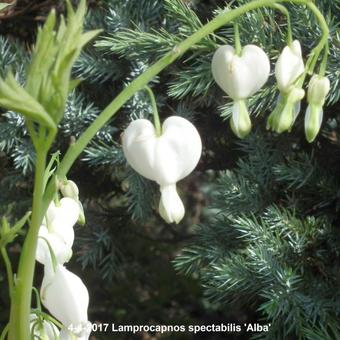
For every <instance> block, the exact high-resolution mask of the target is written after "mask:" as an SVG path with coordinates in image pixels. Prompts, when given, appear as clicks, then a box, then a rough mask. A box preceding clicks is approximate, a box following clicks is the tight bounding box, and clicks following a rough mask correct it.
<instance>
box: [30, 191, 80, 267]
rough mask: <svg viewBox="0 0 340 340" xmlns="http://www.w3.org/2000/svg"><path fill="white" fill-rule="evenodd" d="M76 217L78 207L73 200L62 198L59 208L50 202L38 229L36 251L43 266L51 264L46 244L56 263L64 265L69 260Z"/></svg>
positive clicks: (37, 258)
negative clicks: (51, 251)
mask: <svg viewBox="0 0 340 340" xmlns="http://www.w3.org/2000/svg"><path fill="white" fill-rule="evenodd" d="M78 217H79V205H78V203H77V202H76V201H75V200H73V199H71V198H68V197H64V198H62V199H61V200H60V202H59V206H56V205H55V203H54V202H53V201H52V202H51V204H50V206H49V207H48V209H47V212H46V215H45V218H44V220H43V224H42V225H41V226H40V229H39V234H38V245H37V251H36V260H37V261H38V262H40V263H42V264H44V265H46V264H50V263H51V254H50V249H49V246H48V243H49V245H50V246H51V248H52V250H53V252H54V255H55V257H56V260H57V262H58V263H60V264H64V263H65V262H67V261H68V260H69V259H70V258H71V256H72V245H73V241H74V230H73V226H74V225H75V224H76V222H77V220H78ZM47 242H48V243H47Z"/></svg>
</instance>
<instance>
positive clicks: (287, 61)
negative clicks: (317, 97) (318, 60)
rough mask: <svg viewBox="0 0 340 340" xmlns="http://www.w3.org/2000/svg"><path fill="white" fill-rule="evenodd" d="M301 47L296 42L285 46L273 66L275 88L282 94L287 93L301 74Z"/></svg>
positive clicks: (302, 68) (302, 65) (302, 66)
mask: <svg viewBox="0 0 340 340" xmlns="http://www.w3.org/2000/svg"><path fill="white" fill-rule="evenodd" d="M304 69H305V67H304V63H303V58H302V53H301V46H300V43H299V41H298V40H295V41H294V42H293V43H292V46H291V47H289V46H286V47H285V48H284V49H283V51H282V53H281V54H280V56H279V58H278V60H277V62H276V65H275V76H276V80H277V86H278V88H279V89H280V91H282V92H288V91H289V88H290V86H291V85H293V83H294V82H295V80H296V79H297V78H298V77H299V76H300V75H301V74H302V73H303V71H304Z"/></svg>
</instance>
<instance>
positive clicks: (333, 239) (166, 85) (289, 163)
mask: <svg viewBox="0 0 340 340" xmlns="http://www.w3.org/2000/svg"><path fill="white" fill-rule="evenodd" d="M246 2H247V1H245V0H239V1H234V2H232V3H230V4H228V3H226V2H224V1H217V0H216V1H214V0H210V1H203V0H196V1H184V0H183V1H180V0H166V1H162V0H103V1H89V2H88V4H89V12H88V15H87V20H86V26H87V28H102V29H103V33H102V34H101V35H100V36H99V37H98V38H97V39H96V41H94V42H93V43H91V44H90V45H89V46H88V47H87V48H86V49H85V50H84V52H83V53H82V55H81V57H80V58H79V60H78V61H77V63H76V65H75V68H74V74H75V75H76V76H78V77H80V78H82V79H83V81H82V83H81V84H80V85H79V87H78V88H77V89H76V90H75V91H74V92H73V93H71V94H70V97H69V101H68V105H67V108H66V112H65V118H64V119H63V121H62V122H61V125H60V133H59V138H58V141H57V143H56V145H55V146H54V149H55V150H58V149H59V150H60V151H61V152H62V153H63V151H64V150H65V149H66V147H67V146H68V144H69V143H70V141H71V140H72V139H73V138H77V137H78V136H79V135H80V134H81V132H82V131H84V129H85V128H86V127H87V126H88V125H89V124H90V122H91V121H93V120H94V119H95V117H96V116H97V115H98V114H99V113H100V111H101V109H103V108H104V107H105V106H106V105H107V104H108V103H109V102H110V101H111V100H112V99H113V98H114V96H115V95H116V94H118V93H119V91H120V90H121V89H123V88H124V86H125V85H126V84H127V83H128V82H129V81H130V80H131V79H133V78H135V77H136V76H137V75H139V74H140V73H141V72H142V71H143V70H145V69H146V68H147V67H148V65H150V64H151V63H152V62H154V61H155V60H157V58H159V57H161V56H162V55H163V54H164V53H165V52H167V51H169V50H170V49H171V48H172V47H173V46H174V45H175V44H176V43H177V42H178V41H181V40H182V39H184V38H185V37H186V36H187V35H190V34H192V33H193V32H195V31H196V30H197V29H198V28H199V27H201V26H202V24H204V23H206V22H207V20H209V19H210V18H212V17H213V16H214V14H216V13H217V12H219V11H221V10H222V8H224V7H225V6H232V7H235V6H237V5H241V4H243V3H246ZM318 5H319V6H320V8H321V10H322V11H323V13H324V14H325V15H326V16H327V20H328V22H329V24H330V28H331V37H330V38H331V40H330V47H331V50H330V58H329V66H328V75H329V77H330V79H331V82H332V90H331V93H330V96H329V98H328V102H327V109H326V110H325V119H324V123H323V126H322V132H321V134H320V136H319V137H318V138H317V140H316V142H314V143H313V144H308V143H307V142H306V141H305V138H304V133H303V114H301V116H300V117H299V118H298V120H297V122H296V124H295V126H294V128H293V131H292V132H291V133H289V134H288V133H285V134H283V135H282V136H278V135H276V134H273V133H269V132H267V131H266V130H265V119H266V117H267V116H268V114H269V113H270V111H271V109H272V108H273V105H274V103H275V98H276V95H277V93H276V89H275V83H274V80H273V77H271V79H270V81H269V83H268V84H267V86H266V87H265V89H263V90H262V91H260V92H259V93H258V94H257V95H255V96H254V98H252V99H251V101H250V108H251V111H252V113H253V115H252V121H253V126H254V129H253V133H252V134H251V135H250V136H249V137H248V138H246V139H245V140H244V141H242V142H240V141H239V140H237V138H235V137H234V136H233V135H232V133H231V130H230V128H229V124H228V122H227V121H226V120H225V119H226V117H228V116H229V114H230V102H229V101H228V99H227V98H226V97H225V96H224V94H223V93H222V92H221V91H220V90H219V89H218V88H217V86H216V85H215V84H214V82H213V79H212V76H211V72H210V60H211V56H212V54H213V52H214V50H215V49H216V48H217V46H218V45H219V44H223V43H230V44H232V27H231V26H226V27H224V28H222V29H221V30H219V31H218V32H217V33H216V35H214V36H211V37H208V38H206V39H204V40H202V42H200V43H199V44H198V45H197V46H195V48H194V49H192V50H191V51H190V52H188V53H187V54H186V55H185V56H184V57H183V58H182V59H181V60H179V61H178V62H176V63H175V64H173V65H171V66H170V67H169V68H168V69H167V70H165V71H164V72H162V73H161V74H160V75H159V77H157V78H156V79H154V81H153V82H152V84H151V86H152V88H153V90H154V92H155V95H156V98H157V102H158V105H159V111H160V114H161V117H162V119H163V118H165V117H167V116H169V115H172V114H178V115H181V116H183V117H186V118H187V119H189V120H191V121H192V122H193V123H194V124H195V125H196V126H197V128H198V130H199V132H200V134H201V136H202V140H203V145H204V150H203V155H202V159H201V161H200V163H199V165H198V167H197V169H196V171H195V172H194V173H193V174H191V175H190V176H189V177H188V178H186V179H184V180H183V181H181V183H180V184H179V192H180V195H181V196H182V197H183V200H184V202H185V206H186V217H185V219H184V221H182V222H181V223H180V224H179V225H177V226H174V225H166V224H165V223H164V222H163V221H162V220H161V218H160V217H159V216H158V213H157V201H158V199H159V193H158V189H157V186H156V185H154V183H152V182H150V181H148V180H145V179H143V178H142V177H140V176H139V175H138V174H136V173H135V172H134V171H133V170H132V169H131V168H129V167H128V166H127V165H126V163H125V160H124V158H123V155H122V151H121V147H120V134H121V132H122V131H123V129H124V128H125V127H126V126H127V124H128V123H129V122H130V121H131V120H133V119H136V118H142V117H144V118H149V117H150V114H151V108H150V104H149V100H148V97H147V95H146V94H145V93H144V92H143V91H141V92H139V93H137V94H136V95H135V96H134V97H133V98H132V99H131V100H130V101H129V102H128V103H127V104H126V105H125V106H124V108H123V109H122V110H121V111H120V112H119V114H118V115H117V117H115V118H114V119H112V121H111V122H110V123H109V125H107V126H106V127H105V128H104V129H102V130H101V131H100V132H99V133H98V134H97V136H96V137H95V139H94V140H93V142H91V144H90V145H89V146H88V147H87V149H86V150H85V152H84V154H83V155H82V157H81V159H79V160H78V161H77V163H76V164H75V165H74V167H73V168H72V170H71V173H70V175H69V178H70V179H72V180H74V181H75V182H76V183H77V184H78V185H79V188H80V198H81V200H82V202H83V205H84V208H85V212H86V217H87V223H86V226H85V227H76V243H75V256H74V257H73V258H72V260H71V263H70V264H69V265H68V267H69V268H70V269H71V270H73V271H74V272H75V273H77V274H78V275H79V276H81V277H82V278H83V280H84V281H85V283H86V285H87V287H88V288H89V292H90V297H91V299H90V309H89V317H90V320H91V321H93V322H98V323H100V322H109V323H112V322H114V323H115V324H117V325H118V324H173V325H176V324H185V325H189V324H212V323H214V324H219V323H222V322H223V323H225V324H227V323H237V324H243V323H246V322H259V323H261V324H267V323H270V324H271V325H272V326H271V329H270V332H269V333H261V332H258V333H256V332H254V333H242V334H238V333H233V334H227V335H226V334H213V333H209V334H202V333H201V334H198V335H196V336H194V335H192V334H180V333H178V334H165V335H160V334H147V333H145V334H138V335H135V336H132V335H127V334H120V335H114V339H158V338H161V339H226V338H228V339H250V338H251V337H258V338H263V339H264V338H267V339H297V338H303V339H337V338H340V336H339V329H338V325H339V321H340V320H339V312H340V311H339V306H340V304H339V298H340V297H339V288H340V287H339V286H340V277H339V250H340V248H339V247H340V235H339V218H338V209H339V180H338V174H339V161H340V158H339V155H340V154H339V131H340V129H339V123H340V121H339V116H338V110H339V106H338V104H337V102H338V100H339V95H340V88H339V67H338V65H339V58H340V57H339V46H340V45H339V31H338V23H339V1H338V0H336V1H327V0H322V1H318ZM51 7H55V8H56V9H57V11H58V12H59V13H63V12H64V5H63V1H52V0H51V1H48V0H47V1H24V0H23V1H19V0H18V1H17V2H13V5H12V6H10V7H9V8H8V9H7V10H6V11H5V12H3V13H1V16H0V34H1V36H0V73H1V74H2V75H3V74H5V72H6V70H7V69H8V68H9V67H10V68H12V69H13V70H14V71H15V72H16V74H17V76H18V77H19V79H21V80H22V82H24V81H25V66H26V65H27V63H28V62H29V58H30V52H31V50H32V46H33V43H34V40H35V34H36V29H37V26H38V25H40V24H42V23H43V22H44V20H45V18H46V15H47V14H48V12H49V10H50V8H51ZM288 7H289V9H290V10H291V15H292V19H293V23H294V35H295V37H296V38H298V39H299V40H300V41H301V42H302V45H303V51H304V55H307V54H308V52H309V51H310V49H311V47H312V46H314V45H315V42H316V40H317V36H318V35H319V34H320V32H319V30H318V29H317V26H316V23H315V21H314V19H313V17H311V16H310V14H309V13H308V12H307V11H306V10H305V9H304V8H303V7H293V6H291V5H288ZM240 27H241V40H242V42H243V43H244V44H247V43H256V44H259V45H261V46H262V47H264V48H265V50H266V52H267V53H268V54H269V55H270V57H271V60H272V63H273V64H274V62H275V60H276V58H277V55H278V53H279V51H280V50H281V49H282V48H283V46H284V34H285V21H284V18H282V17H281V16H280V15H279V14H277V13H274V12H273V11H272V10H270V9H266V10H263V11H261V12H260V11H256V12H253V13H250V14H248V15H247V16H245V17H244V18H242V19H241V25H240ZM304 110H305V105H303V108H302V111H304ZM55 150H53V151H55ZM0 152H1V153H0V165H1V166H0V190H1V194H0V210H1V214H6V216H8V217H9V218H10V219H13V220H14V219H15V218H16V217H18V216H20V215H22V214H23V213H24V212H25V211H26V210H27V209H29V206H30V196H31V190H32V184H33V183H32V171H33V166H34V158H35V155H34V149H33V147H32V145H31V143H30V140H29V137H28V135H27V131H26V130H25V126H24V121H23V119H22V118H21V117H20V116H18V115H17V114H16V113H14V112H4V113H3V114H2V116H1V118H0ZM21 244H22V237H20V238H18V239H17V240H16V242H15V243H13V244H12V245H11V246H10V247H9V252H10V255H11V258H12V259H13V265H14V266H16V261H17V259H18V255H19V254H20V249H21ZM40 282H41V268H40V267H38V269H37V277H36V286H37V287H39V284H40ZM0 287H1V289H0V306H1V308H0V325H1V328H2V327H3V326H4V325H5V324H6V322H7V315H8V307H9V301H8V292H7V289H6V278H5V272H4V268H3V263H2V262H1V263H0ZM112 338H113V336H112V334H109V333H107V334H105V333H96V334H94V335H93V339H112Z"/></svg>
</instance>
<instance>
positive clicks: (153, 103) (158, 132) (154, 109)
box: [144, 85, 162, 136]
mask: <svg viewBox="0 0 340 340" xmlns="http://www.w3.org/2000/svg"><path fill="white" fill-rule="evenodd" d="M144 89H145V91H146V92H147V93H148V95H149V97H150V102H151V106H152V114H153V121H154V124H155V129H156V135H157V136H161V135H162V126H161V122H160V120H159V114H158V109H157V103H156V99H155V95H154V94H153V91H152V90H151V89H150V87H149V86H147V85H146V86H145V87H144Z"/></svg>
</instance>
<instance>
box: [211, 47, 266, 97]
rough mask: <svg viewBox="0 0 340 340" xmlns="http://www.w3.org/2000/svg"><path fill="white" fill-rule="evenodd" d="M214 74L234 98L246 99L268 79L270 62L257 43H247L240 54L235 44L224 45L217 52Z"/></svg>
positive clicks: (220, 84) (217, 80)
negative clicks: (237, 52)
mask: <svg viewBox="0 0 340 340" xmlns="http://www.w3.org/2000/svg"><path fill="white" fill-rule="evenodd" d="M211 69H212V74H213V77H214V79H215V81H216V83H217V84H218V85H219V86H220V87H221V88H222V90H223V91H224V92H226V93H227V94H228V95H229V97H231V98H232V99H234V100H240V99H246V98H248V97H250V96H252V95H253V94H254V93H255V92H257V91H258V90H259V89H260V88H261V87H262V86H263V85H264V84H265V82H266V81H267V79H268V77H269V72H270V62H269V58H268V56H267V55H266V53H265V52H264V51H263V50H262V49H261V48H260V47H258V46H256V45H246V46H245V47H243V48H242V52H241V55H240V56H238V55H237V54H236V51H235V49H234V47H233V46H230V45H224V46H221V47H219V48H218V49H217V51H216V52H215V54H214V56H213V59H212V64H211Z"/></svg>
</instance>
